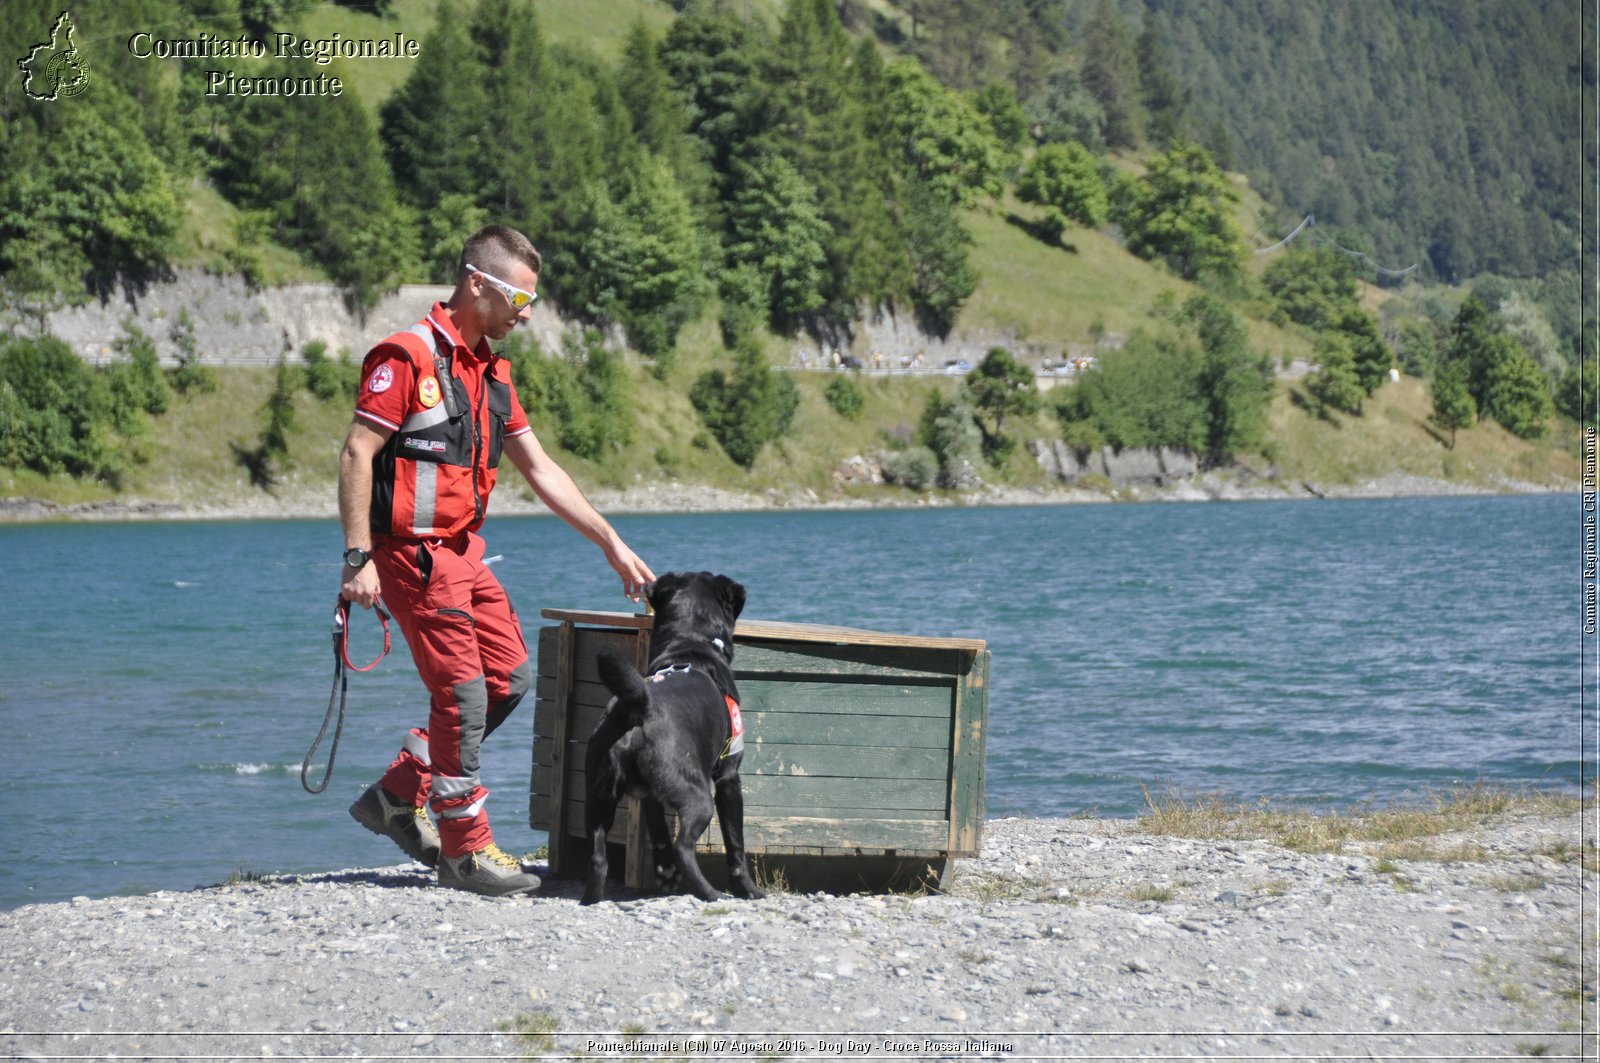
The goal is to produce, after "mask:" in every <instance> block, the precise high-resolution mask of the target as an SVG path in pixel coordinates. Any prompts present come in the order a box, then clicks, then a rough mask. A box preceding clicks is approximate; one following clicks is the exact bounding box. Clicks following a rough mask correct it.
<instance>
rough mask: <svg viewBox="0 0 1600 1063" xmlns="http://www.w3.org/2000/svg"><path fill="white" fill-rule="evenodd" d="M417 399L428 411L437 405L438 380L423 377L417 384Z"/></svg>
mask: <svg viewBox="0 0 1600 1063" xmlns="http://www.w3.org/2000/svg"><path fill="white" fill-rule="evenodd" d="M417 399H418V400H419V401H420V402H421V403H422V405H424V406H426V407H427V408H428V409H430V410H431V409H433V408H434V407H435V406H437V405H439V380H438V378H437V377H431V376H425V377H423V378H422V379H421V380H420V381H418V382H417Z"/></svg>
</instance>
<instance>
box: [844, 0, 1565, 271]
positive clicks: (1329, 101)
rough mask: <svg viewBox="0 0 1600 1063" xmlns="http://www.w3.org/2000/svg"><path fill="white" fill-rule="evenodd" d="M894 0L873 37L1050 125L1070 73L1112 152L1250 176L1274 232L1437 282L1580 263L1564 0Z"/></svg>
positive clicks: (862, 8) (859, 7) (952, 80)
mask: <svg viewBox="0 0 1600 1063" xmlns="http://www.w3.org/2000/svg"><path fill="white" fill-rule="evenodd" d="M854 2H855V5H856V7H855V9H856V10H858V11H860V12H863V13H865V12H867V11H868V10H869V9H868V7H867V5H866V4H865V3H863V2H861V0H854ZM894 6H895V9H896V10H897V11H898V12H901V13H902V17H901V18H899V19H891V20H884V19H883V18H882V17H881V16H879V17H878V18H877V20H876V24H877V26H878V29H879V32H880V33H881V34H882V35H884V36H886V37H887V38H889V39H893V40H896V41H902V40H903V41H904V44H905V46H906V47H908V48H909V49H910V50H911V51H912V52H913V53H914V54H917V55H919V56H921V57H922V58H923V60H924V62H926V63H927V64H928V66H929V69H930V70H932V71H934V73H935V74H937V75H938V76H940V77H941V79H943V80H945V81H946V82H948V83H950V84H955V85H959V86H962V87H966V88H978V87H981V86H982V85H984V84H988V83H991V82H994V81H1004V82H1006V83H1008V84H1011V85H1013V86H1014V87H1016V89H1017V91H1018V93H1019V95H1020V96H1021V97H1022V98H1023V99H1024V100H1028V101H1032V108H1033V109H1034V111H1035V112H1036V115H1037V116H1038V117H1040V118H1045V116H1047V115H1051V114H1059V113H1061V112H1063V111H1070V110H1071V108H1064V107H1062V106H1061V105H1060V104H1059V103H1057V102H1054V101H1053V99H1052V92H1053V91H1054V92H1055V95H1056V96H1061V95H1063V93H1061V92H1060V91H1059V89H1058V88H1056V89H1053V86H1059V85H1060V83H1061V82H1062V79H1063V78H1064V77H1066V76H1067V72H1068V71H1072V70H1075V71H1076V72H1077V74H1078V77H1079V78H1080V79H1081V81H1082V83H1083V84H1084V86H1085V87H1086V88H1087V89H1088V95H1089V97H1090V101H1091V104H1090V105H1092V106H1098V107H1099V108H1100V110H1101V112H1102V113H1101V114H1099V115H1097V116H1096V117H1097V118H1098V129H1097V130H1094V131H1093V132H1098V133H1099V134H1100V136H1101V138H1102V139H1103V141H1104V142H1105V143H1106V144H1107V145H1109V146H1111V147H1136V146H1139V145H1141V144H1143V143H1145V142H1157V143H1160V142H1164V141H1166V140H1168V139H1170V138H1171V136H1172V135H1173V134H1174V133H1180V132H1181V133H1185V134H1187V135H1189V136H1191V137H1192V138H1194V139H1196V140H1198V141H1199V142H1201V143H1202V144H1204V145H1205V146H1206V147H1207V149H1208V150H1210V151H1211V152H1212V154H1213V155H1214V156H1216V158H1217V160H1218V162H1219V163H1220V164H1221V165H1223V166H1224V167H1225V168H1227V169H1234V170H1239V171H1242V172H1244V173H1246V174H1248V175H1249V177H1250V179H1251V182H1252V184H1253V185H1254V186H1255V187H1256V188H1257V189H1258V190H1260V191H1262V192H1263V194H1264V195H1265V196H1266V197H1267V198H1268V199H1269V200H1270V201H1272V202H1274V203H1276V204H1277V205H1278V206H1279V207H1280V208H1281V210H1282V220H1283V221H1284V222H1285V223H1286V227H1285V230H1284V231H1287V228H1288V227H1289V226H1292V225H1293V224H1294V223H1295V222H1297V221H1299V220H1300V218H1301V217H1303V216H1304V215H1307V214H1311V215H1314V216H1315V217H1316V218H1317V220H1318V222H1319V223H1322V224H1324V225H1326V226H1332V227H1336V228H1337V229H1338V230H1340V232H1339V239H1340V241H1341V242H1342V243H1344V244H1345V245H1346V246H1349V247H1350V248H1352V250H1359V251H1363V252H1366V253H1368V254H1370V255H1371V257H1372V259H1373V260H1374V261H1375V262H1377V263H1380V264H1382V265H1384V266H1385V267H1387V268H1391V269H1396V270H1398V269H1404V268H1405V267H1408V266H1411V265H1413V264H1418V265H1420V266H1421V267H1422V268H1423V270H1424V271H1425V272H1426V273H1427V274H1429V275H1432V276H1434V277H1437V278H1438V279H1440V280H1443V281H1446V282H1449V283H1459V282H1460V281H1463V280H1466V279H1468V278H1471V277H1472V276H1475V275H1477V274H1482V273H1498V274H1502V275H1507V276H1518V277H1531V276H1542V275H1544V274H1547V273H1550V272H1551V271H1553V270H1555V269H1559V268H1568V269H1571V268H1575V258H1576V253H1577V251H1576V249H1577V246H1578V242H1579V237H1580V228H1579V207H1580V184H1581V179H1580V170H1581V167H1582V164H1583V160H1584V158H1585V155H1584V154H1581V153H1580V151H1579V150H1578V149H1579V145H1578V143H1577V139H1576V138H1578V137H1579V136H1580V135H1581V136H1582V137H1583V138H1584V140H1585V141H1586V144H1585V146H1586V148H1587V157H1588V158H1589V159H1590V160H1591V164H1592V160H1593V149H1594V142H1593V132H1594V131H1593V128H1592V126H1593V123H1592V122H1590V123H1588V124H1587V125H1585V124H1583V123H1582V122H1581V119H1580V113H1579V110H1580V103H1581V100H1582V99H1583V97H1584V94H1588V96H1589V97H1590V98H1591V99H1592V98H1593V96H1594V93H1595V76H1596V69H1595V60H1594V48H1593V46H1592V41H1591V45H1590V46H1589V47H1580V44H1579V40H1580V37H1582V36H1583V35H1584V34H1586V33H1587V34H1589V35H1590V36H1591V37H1592V28H1593V27H1592V26H1590V25H1588V24H1587V23H1588V21H1589V20H1586V19H1585V18H1584V17H1583V16H1582V13H1581V12H1580V11H1578V9H1577V8H1575V7H1574V6H1573V5H1571V4H1567V3H1562V2H1560V0H1386V2H1383V3H1361V4H1348V3H1305V2H1302V0H1117V2H1116V3H1115V4H1108V3H1106V2H1105V0H998V2H991V0H897V2H896V3H895V5H894ZM863 20H864V21H866V22H872V21H873V19H872V18H870V17H866V16H865V15H863ZM1078 109H1079V110H1080V111H1081V109H1082V105H1080V107H1079V108H1078ZM1046 120H1048V119H1046ZM1580 130H1581V133H1580ZM1590 172H1592V170H1591V171H1590ZM1278 235H1281V233H1280V234H1278ZM1276 238H1277V237H1276V236H1272V237H1271V238H1269V239H1266V240H1265V241H1264V242H1266V243H1270V242H1272V240H1275V239H1276Z"/></svg>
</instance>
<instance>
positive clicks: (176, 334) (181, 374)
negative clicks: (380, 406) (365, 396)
mask: <svg viewBox="0 0 1600 1063" xmlns="http://www.w3.org/2000/svg"><path fill="white" fill-rule="evenodd" d="M167 338H168V339H170V340H171V341H172V345H173V346H174V347H176V348H177V349H178V364H177V366H175V367H174V368H173V370H172V375H171V381H172V390H174V391H176V392H177V393H178V394H180V395H203V394H208V393H210V392H213V391H215V390H217V383H218V381H217V373H216V370H214V369H212V368H210V367H209V366H205V365H201V364H200V361H201V358H202V355H201V353H200V344H199V342H198V341H197V340H196V339H195V335H194V321H193V319H191V318H190V317H189V311H188V310H179V311H178V316H177V317H176V318H175V319H174V320H173V322H172V327H171V328H169V329H168V330H167ZM354 397H355V394H354V392H353V391H352V393H351V398H354Z"/></svg>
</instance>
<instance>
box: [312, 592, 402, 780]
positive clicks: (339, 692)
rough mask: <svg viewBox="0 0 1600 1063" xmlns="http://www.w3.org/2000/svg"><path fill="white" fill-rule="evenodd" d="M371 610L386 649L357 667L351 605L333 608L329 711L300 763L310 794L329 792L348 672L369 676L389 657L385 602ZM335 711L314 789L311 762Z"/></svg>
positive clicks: (378, 601) (378, 602)
mask: <svg viewBox="0 0 1600 1063" xmlns="http://www.w3.org/2000/svg"><path fill="white" fill-rule="evenodd" d="M372 607H373V608H374V609H375V610H377V613H378V619H379V621H381V622H382V624H383V649H382V651H380V652H379V654H378V655H377V656H376V657H374V658H373V659H372V662H371V663H370V664H367V665H359V664H356V663H355V662H354V661H352V660H351V659H350V603H349V602H348V601H346V600H345V599H343V598H340V599H339V603H338V604H337V605H335V606H334V607H333V690H332V691H330V692H329V694H328V711H327V712H326V713H325V714H324V715H323V717H322V727H321V729H320V730H318V731H317V737H316V739H315V740H314V741H313V742H312V743H311V748H310V749H308V750H306V759H304V760H302V761H301V762H300V785H301V786H302V787H304V788H305V791H306V792H307V793H311V794H320V793H321V792H322V791H324V790H326V789H327V788H328V781H329V780H330V779H332V778H333V761H334V758H335V757H337V756H338V755H339V735H341V734H342V733H343V732H344V707H345V702H346V701H347V700H348V699H349V694H350V676H349V671H347V669H348V670H351V671H357V672H370V671H372V670H373V669H374V668H376V667H378V662H379V661H381V660H383V659H384V658H385V657H387V656H388V655H389V610H387V609H385V608H384V607H383V599H382V598H375V599H373V602H372ZM336 708H337V711H338V723H337V724H335V726H334V728H333V744H332V745H330V746H329V747H328V770H327V771H326V772H325V773H324V774H323V776H322V781H321V782H320V783H318V784H317V785H316V786H312V785H311V783H310V782H309V781H308V780H307V778H306V776H307V775H308V774H309V773H310V771H311V758H312V757H314V756H316V755H317V747H318V746H320V745H322V739H323V737H324V736H326V735H327V733H328V724H329V723H330V722H332V721H333V719H334V712H335V709H336Z"/></svg>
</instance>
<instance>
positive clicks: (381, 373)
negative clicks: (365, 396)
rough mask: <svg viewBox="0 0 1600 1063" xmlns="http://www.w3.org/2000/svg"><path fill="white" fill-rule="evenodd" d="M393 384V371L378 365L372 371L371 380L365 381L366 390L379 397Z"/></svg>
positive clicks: (385, 366)
mask: <svg viewBox="0 0 1600 1063" xmlns="http://www.w3.org/2000/svg"><path fill="white" fill-rule="evenodd" d="M393 383H394V370H393V369H391V368H389V367H388V366H387V365H380V366H378V368H376V369H374V370H373V371H372V379H371V380H368V381H367V390H368V391H370V392H372V393H373V394H374V395H381V394H383V393H384V392H385V391H388V390H389V386H390V385H391V384H393Z"/></svg>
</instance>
